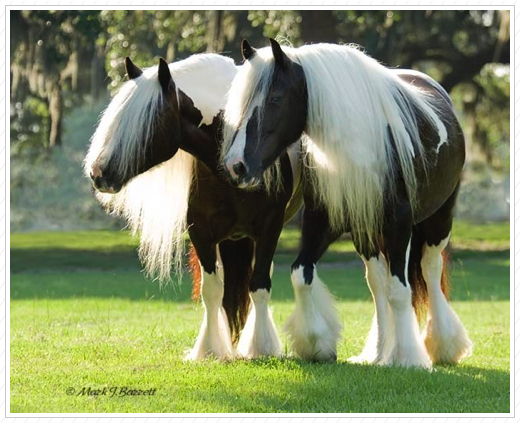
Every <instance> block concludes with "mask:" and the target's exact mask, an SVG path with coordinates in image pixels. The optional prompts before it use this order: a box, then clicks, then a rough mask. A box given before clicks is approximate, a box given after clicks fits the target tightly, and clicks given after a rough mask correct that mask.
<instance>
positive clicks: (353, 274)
mask: <svg viewBox="0 0 520 423" xmlns="http://www.w3.org/2000/svg"><path fill="white" fill-rule="evenodd" d="M335 254H338V253H335ZM285 256H288V254H287V253H286V251H282V252H281V254H278V255H277V256H276V257H275V263H276V267H275V274H274V277H273V299H274V300H277V301H293V300H294V295H293V291H292V286H291V283H290V278H289V275H290V261H287V260H285V259H284V257H285ZM341 256H342V260H343V261H334V262H333V263H331V262H328V261H327V260H323V261H321V262H320V264H319V265H318V272H319V275H320V277H321V279H322V280H323V281H324V282H325V283H326V284H327V286H328V287H329V289H330V290H331V292H332V293H333V294H334V295H335V296H337V297H338V298H339V299H349V300H363V301H364V300H369V299H370V293H369V291H368V289H367V287H366V283H365V281H364V271H363V267H362V264H361V261H360V260H359V259H358V258H357V257H356V256H355V255H354V254H349V253H343V254H341ZM330 258H331V257H329V259H330ZM346 260H348V261H346ZM452 286H453V289H452V293H451V297H452V299H454V300H459V301H464V300H508V299H509V250H503V251H470V250H462V251H455V252H454V253H453V254H452ZM190 290H191V279H190V276H189V275H188V274H186V275H185V276H184V278H183V282H182V283H181V284H180V285H179V284H178V283H177V282H171V283H168V284H166V285H163V286H162V287H161V286H160V284H159V283H158V282H157V281H152V280H150V279H147V278H145V277H144V276H143V274H142V272H141V266H140V263H139V260H138V258H137V253H136V252H135V250H134V249H133V248H132V247H128V248H125V249H121V248H118V249H116V250H115V251H112V250H100V251H96V250H81V249H78V250H70V249H60V248H51V249H42V248H38V249H16V248H14V249H12V250H11V298H12V299H23V298H54V299H58V298H74V297H98V298H99V297H102V298H112V297H116V298H127V299H131V300H149V299H150V298H154V299H158V300H168V301H188V300H189V297H190Z"/></svg>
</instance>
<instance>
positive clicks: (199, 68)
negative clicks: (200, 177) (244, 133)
mask: <svg viewBox="0 0 520 423" xmlns="http://www.w3.org/2000/svg"><path fill="white" fill-rule="evenodd" d="M169 68H170V71H171V73H172V78H173V80H174V82H175V83H176V85H177V88H179V89H181V90H182V91H184V92H185V93H186V94H187V95H188V96H189V97H190V98H191V99H192V101H193V102H194V105H195V107H197V108H198V109H199V110H200V111H201V113H202V116H203V120H202V122H201V123H211V122H212V120H213V118H214V116H216V115H217V114H218V112H219V111H220V110H221V109H222V108H223V105H224V103H223V102H224V100H223V99H224V97H225V94H226V92H227V90H228V88H229V85H230V83H231V81H232V79H233V77H234V76H235V74H236V67H235V65H234V63H233V60H231V59H229V58H225V57H223V56H219V55H216V54H200V55H194V56H191V57H190V58H189V59H186V60H183V61H180V62H177V63H172V64H170V65H169ZM161 96H162V90H161V87H160V84H159V81H158V66H154V67H151V68H148V69H146V70H144V72H143V75H141V76H140V77H139V78H137V79H134V80H130V81H128V82H126V83H125V84H124V85H123V86H122V87H121V89H120V90H119V91H118V93H117V94H116V95H115V97H114V98H113V99H112V101H111V102H110V104H109V105H108V107H107V108H106V110H105V111H104V112H103V114H102V116H101V120H100V122H99V125H98V127H97V129H96V132H95V133H94V135H93V137H92V139H91V145H90V149H89V152H88V154H87V157H86V159H85V164H84V168H85V172H86V174H87V175H88V174H89V173H90V170H91V168H92V165H93V164H94V163H96V162H98V163H103V161H105V163H106V162H107V161H108V160H109V159H110V158H111V157H113V156H114V155H115V157H116V160H117V161H116V163H117V164H118V172H120V174H121V175H124V174H129V173H130V172H131V170H132V166H135V157H139V156H140V153H142V152H144V151H145V146H146V143H147V142H148V140H149V136H150V134H151V133H152V131H153V125H154V122H155V120H156V118H157V113H158V106H159V105H160V104H161V101H160V100H161ZM193 164H194V158H193V157H192V156H190V155H189V154H187V153H185V152H183V151H180V150H179V151H178V152H177V154H176V155H175V156H174V157H173V158H172V159H170V160H168V161H167V162H165V163H163V164H161V165H159V166H156V167H155V168H153V169H151V170H149V171H147V172H145V173H143V174H141V175H139V176H137V177H135V178H133V179H132V180H131V181H130V182H129V183H128V184H127V185H126V186H125V187H123V189H122V190H121V191H120V192H119V193H118V194H115V195H113V194H102V193H97V194H96V196H97V198H98V200H99V201H100V202H101V203H102V204H103V205H104V206H105V207H106V208H107V209H108V210H110V211H111V212H112V213H114V214H117V215H121V216H124V217H125V218H126V219H127V221H128V224H129V227H130V228H131V230H132V232H133V233H134V234H137V233H139V234H140V235H141V239H140V247H139V255H140V257H141V260H142V261H143V263H144V265H145V269H146V272H147V273H148V274H151V275H156V276H157V277H158V278H159V279H160V280H167V279H168V278H169V276H170V269H171V267H172V264H173V265H174V269H175V270H176V271H177V273H179V272H180V270H181V268H182V267H181V266H182V254H183V251H184V249H183V247H184V240H183V235H184V233H185V232H186V229H187V228H186V214H187V209H188V197H189V193H190V187H191V182H192V178H193ZM127 172H128V173H127Z"/></svg>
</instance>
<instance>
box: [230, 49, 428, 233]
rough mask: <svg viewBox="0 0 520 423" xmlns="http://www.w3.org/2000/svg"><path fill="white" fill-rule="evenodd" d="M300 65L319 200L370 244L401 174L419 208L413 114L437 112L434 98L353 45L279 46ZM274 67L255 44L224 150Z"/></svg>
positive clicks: (234, 97) (233, 96)
mask: <svg viewBox="0 0 520 423" xmlns="http://www.w3.org/2000/svg"><path fill="white" fill-rule="evenodd" d="M283 50H284V52H285V53H286V54H287V56H289V58H290V59H291V60H293V61H294V62H296V63H299V64H300V65H301V66H302V68H303V71H304V75H305V80H306V84H307V91H308V115H307V127H306V130H305V133H306V135H307V136H308V137H304V138H303V141H304V148H305V152H306V154H307V156H308V163H309V167H310V168H311V170H310V172H308V173H309V175H310V177H311V179H312V183H313V186H314V192H315V195H316V196H317V199H318V200H319V201H320V202H321V203H322V204H324V205H325V206H326V208H327V210H328V214H329V218H330V223H331V225H332V227H333V228H334V229H337V230H345V229H346V228H345V224H346V219H345V217H346V216H348V223H349V224H350V226H351V229H352V232H353V233H356V234H359V235H361V234H365V235H366V236H362V237H360V242H361V241H363V240H367V241H368V242H369V243H371V242H372V241H373V240H374V239H375V237H376V236H377V235H378V234H379V233H380V230H381V227H382V219H383V205H384V204H383V203H384V198H385V197H386V196H391V195H393V193H394V192H395V181H396V178H397V175H398V174H401V175H402V177H403V178H404V181H405V184H406V188H407V191H408V197H409V200H410V202H411V204H412V208H414V207H415V206H416V189H417V181H416V176H415V171H414V162H415V161H416V160H419V162H420V163H421V162H422V164H423V165H425V163H424V160H425V159H424V155H423V146H422V143H421V139H420V134H419V130H418V125H417V116H418V115H419V116H421V117H422V118H423V119H426V120H427V121H428V122H432V123H433V120H434V119H435V118H436V117H437V116H436V110H437V108H436V107H435V100H434V99H433V98H432V97H430V96H429V95H428V94H427V93H425V92H422V91H420V90H419V89H418V88H416V87H413V86H411V85H408V84H406V83H405V82H403V81H402V80H401V79H399V77H398V75H397V74H396V73H395V72H393V71H392V70H390V69H388V68H386V67H384V66H383V65H381V64H380V63H378V62H377V61H376V60H374V59H372V58H370V57H369V56H367V55H366V54H364V53H363V52H361V51H360V50H359V49H357V48H356V47H353V46H346V45H333V44H315V45H306V46H303V47H300V48H291V47H284V48H283ZM273 69H274V58H273V54H272V50H271V48H263V49H259V50H257V54H255V56H254V57H253V58H252V59H250V60H249V61H248V62H246V64H245V65H244V66H242V68H241V70H240V71H239V73H238V74H237V77H236V78H235V81H234V82H233V84H232V87H231V89H230V91H229V93H228V103H227V105H226V114H225V122H226V125H227V126H228V128H227V129H225V131H224V145H223V149H224V150H227V149H229V147H230V145H231V143H232V141H233V140H232V135H233V133H234V129H235V128H236V127H237V125H238V124H239V123H240V122H242V120H243V119H244V118H245V117H247V115H248V113H249V109H250V107H251V105H252V104H258V102H259V101H263V99H264V98H265V95H266V93H267V90H268V89H269V85H270V80H271V78H272V74H273Z"/></svg>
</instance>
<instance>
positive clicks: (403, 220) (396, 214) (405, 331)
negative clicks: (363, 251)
mask: <svg viewBox="0 0 520 423" xmlns="http://www.w3.org/2000/svg"><path fill="white" fill-rule="evenodd" d="M389 215H391V216H393V218H392V219H391V220H390V221H389V222H386V223H385V228H384V253H385V257H386V259H387V261H388V263H389V273H388V277H387V287H386V294H387V300H388V304H389V306H390V307H389V308H390V311H391V313H390V314H391V316H392V317H391V319H392V323H393V335H394V336H393V342H392V344H391V345H389V346H388V347H387V348H385V349H384V350H383V357H382V358H381V360H379V362H378V363H379V364H383V365H397V366H403V367H422V368H426V369H430V368H431V361H430V358H429V356H428V354H427V352H426V348H425V346H424V343H423V342H422V339H421V335H420V330H419V323H418V321H417V318H416V315H415V312H414V308H413V306H412V285H411V284H410V281H409V277H408V262H409V258H410V248H411V235H412V224H411V222H412V219H411V211H410V206H409V204H408V203H401V204H399V205H397V207H396V208H395V209H394V210H392V211H391V212H390V213H389Z"/></svg>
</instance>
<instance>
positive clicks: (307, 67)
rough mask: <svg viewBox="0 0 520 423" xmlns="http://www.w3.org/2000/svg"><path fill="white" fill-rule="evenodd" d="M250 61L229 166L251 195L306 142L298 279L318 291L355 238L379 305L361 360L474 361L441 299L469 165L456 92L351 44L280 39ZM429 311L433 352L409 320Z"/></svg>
mask: <svg viewBox="0 0 520 423" xmlns="http://www.w3.org/2000/svg"><path fill="white" fill-rule="evenodd" d="M242 53H243V55H244V57H245V58H246V59H247V60H246V63H245V64H244V65H243V66H242V68H241V69H240V71H239V72H238V74H237V76H236V77H235V79H234V80H233V83H232V85H231V88H230V91H229V95H228V101H227V104H226V107H225V113H224V122H225V126H224V141H223V147H222V152H221V160H222V163H223V167H224V168H225V169H226V173H227V175H228V177H229V178H230V179H231V180H232V181H233V182H235V183H236V184H237V185H238V186H239V187H242V188H248V187H250V186H252V185H254V184H255V181H256V180H258V179H259V178H261V175H262V174H263V172H265V171H266V170H267V169H269V168H270V167H271V166H272V165H273V163H275V162H276V160H277V159H278V158H279V157H280V155H281V154H283V152H284V151H285V150H286V149H287V148H288V147H289V146H290V145H291V144H292V143H294V142H296V141H297V140H299V139H300V137H302V136H304V138H303V139H304V143H303V148H304V154H305V164H306V168H305V170H304V175H303V179H304V197H305V206H306V209H305V213H304V222H303V238H302V250H301V252H300V254H299V256H298V258H297V260H296V262H295V263H294V265H293V270H296V269H300V268H302V269H303V270H302V271H303V275H304V278H305V282H306V283H307V284H309V285H312V280H313V269H314V266H315V264H316V262H317V261H318V260H319V258H320V257H321V255H322V254H323V252H324V251H325V250H326V246H327V245H328V244H329V243H330V242H332V241H334V240H335V239H336V238H337V237H338V236H339V235H341V233H343V232H351V233H352V236H353V240H354V244H355V246H356V249H357V250H358V252H359V254H360V255H361V256H362V257H363V258H364V260H365V263H366V265H367V278H368V279H369V285H370V287H371V290H372V293H373V295H374V300H375V302H376V306H377V307H376V316H375V321H374V325H373V330H372V331H371V339H369V344H367V347H366V348H365V349H364V351H363V354H362V357H366V358H367V360H368V361H370V362H373V363H381V364H397V365H403V366H419V367H426V368H428V367H430V366H431V360H433V361H434V362H439V361H448V362H457V361H458V360H460V359H461V358H463V357H465V356H467V355H468V354H469V353H470V352H471V342H470V341H469V338H468V337H467V334H466V332H465V330H464V328H463V327H462V324H461V323H460V320H459V319H458V317H457V316H456V314H455V312H454V311H453V310H452V309H451V307H450V306H449V304H448V303H447V301H446V297H445V296H443V298H442V299H441V298H439V296H438V292H442V290H441V287H442V289H443V290H444V291H446V287H447V279H446V277H445V276H442V275H445V272H443V271H442V267H443V264H442V259H441V257H442V254H443V249H444V247H445V243H444V241H443V240H444V239H447V237H448V236H449V234H450V231H451V225H452V212H453V207H454V205H455V200H456V196H457V191H458V186H459V182H460V176H461V172H462V167H463V164H464V159H465V150H464V138H463V134H462V131H461V128H460V125H459V123H458V121H457V119H456V117H455V113H454V111H453V105H452V103H451V100H450V99H449V96H448V94H447V93H446V92H445V91H444V89H443V88H442V87H441V86H440V85H439V84H438V83H437V82H435V81H434V80H433V79H431V78H430V77H428V76H427V75H424V74H422V73H420V72H415V71H406V70H392V69H388V68H386V67H384V66H382V65H381V64H379V63H378V62H377V61H376V60H374V59H372V58H370V57H369V56H367V55H366V54H364V53H363V52H361V51H360V50H358V49H356V48H355V47H351V46H339V45H332V44H316V45H306V46H303V47H300V48H290V47H283V48H282V47H281V46H280V45H279V44H278V43H277V42H276V41H275V40H271V47H270V48H262V49H259V50H256V49H254V48H253V47H251V45H250V44H249V43H248V42H247V41H245V40H244V41H243V43H242ZM315 228H321V229H320V230H316V229H315ZM374 260H375V261H376V262H377V261H379V264H377V266H376V265H375V263H374ZM439 260H441V261H440V262H439ZM439 263H441V264H440V269H441V270H439ZM444 266H445V265H444ZM379 267H382V269H383V271H373V270H371V269H372V268H374V269H375V268H379ZM430 267H431V268H430ZM305 275H307V276H305ZM378 287H380V288H378ZM443 295H444V294H443ZM427 301H429V303H430V307H429V313H430V317H429V323H428V327H427V331H426V334H425V335H424V337H425V341H426V342H423V340H422V339H420V336H419V328H418V324H417V321H416V319H412V318H410V316H411V314H410V313H412V304H413V305H414V306H415V308H416V312H419V310H420V308H421V305H422V304H424V303H425V302H427ZM383 318H385V319H386V320H385V321H384V322H382V319H383ZM381 326H384V327H381ZM449 326H452V327H456V328H457V330H452V331H450V330H449V329H448V327H449ZM296 332H299V331H298V330H295V333H296ZM300 332H301V331H300ZM382 337H384V339H382ZM300 341H301V340H300ZM300 341H299V343H301V342H300ZM454 346H455V347H454ZM371 349H372V351H369V350H371ZM374 349H375V350H374ZM455 350H456V351H455Z"/></svg>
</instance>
